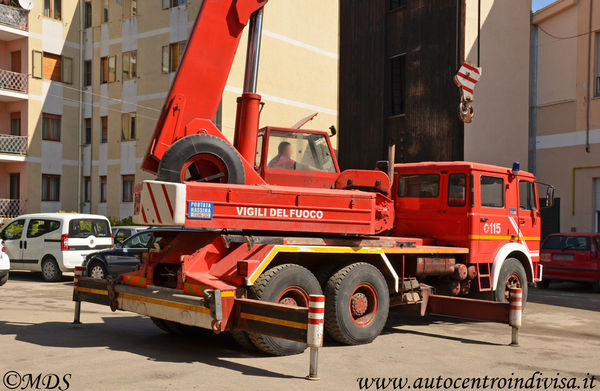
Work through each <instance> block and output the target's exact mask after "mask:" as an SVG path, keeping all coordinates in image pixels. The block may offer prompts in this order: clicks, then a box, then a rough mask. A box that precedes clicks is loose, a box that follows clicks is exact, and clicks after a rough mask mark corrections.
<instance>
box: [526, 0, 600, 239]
mask: <svg viewBox="0 0 600 391" xmlns="http://www.w3.org/2000/svg"><path fill="white" fill-rule="evenodd" d="M532 21H533V28H534V54H535V57H534V59H533V61H535V67H534V72H533V74H532V82H533V84H534V89H533V91H532V92H533V95H532V101H533V103H534V104H533V118H534V120H535V124H534V125H535V127H534V128H535V132H536V134H535V141H536V172H537V176H538V178H539V180H540V181H542V182H547V183H551V184H553V185H554V186H556V196H557V197H558V199H559V205H560V208H559V209H560V213H557V214H556V215H555V216H553V219H552V221H551V223H552V226H553V228H554V230H555V231H558V230H560V231H577V232H590V231H591V232H600V4H597V2H595V1H593V0H558V1H556V2H554V3H552V4H551V5H549V6H547V7H545V8H543V9H541V10H539V11H537V12H536V13H535V14H534V15H533V20H532ZM549 222H550V221H549Z"/></svg>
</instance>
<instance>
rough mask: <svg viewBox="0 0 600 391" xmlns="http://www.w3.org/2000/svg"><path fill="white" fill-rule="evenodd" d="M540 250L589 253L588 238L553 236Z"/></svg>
mask: <svg viewBox="0 0 600 391" xmlns="http://www.w3.org/2000/svg"><path fill="white" fill-rule="evenodd" d="M542 250H563V251H564V250H571V251H589V250H590V238H589V237H587V236H566V235H553V236H549V237H548V239H546V241H545V242H544V244H543V245H542Z"/></svg>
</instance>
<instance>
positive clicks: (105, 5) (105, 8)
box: [102, 0, 108, 23]
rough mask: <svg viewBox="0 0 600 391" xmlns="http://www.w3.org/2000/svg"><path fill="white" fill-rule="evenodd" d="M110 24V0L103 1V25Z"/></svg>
mask: <svg viewBox="0 0 600 391" xmlns="http://www.w3.org/2000/svg"><path fill="white" fill-rule="evenodd" d="M106 22H108V0H102V23H106Z"/></svg>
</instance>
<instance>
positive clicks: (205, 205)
mask: <svg viewBox="0 0 600 391" xmlns="http://www.w3.org/2000/svg"><path fill="white" fill-rule="evenodd" d="M213 208H214V206H213V203H212V202H205V201H189V202H188V218H189V219H201V220H212V218H213Z"/></svg>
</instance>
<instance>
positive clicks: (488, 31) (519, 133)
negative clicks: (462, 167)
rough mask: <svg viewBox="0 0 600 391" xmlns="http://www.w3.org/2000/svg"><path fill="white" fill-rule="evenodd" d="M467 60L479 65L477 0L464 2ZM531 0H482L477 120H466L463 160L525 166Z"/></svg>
mask: <svg viewBox="0 0 600 391" xmlns="http://www.w3.org/2000/svg"><path fill="white" fill-rule="evenodd" d="M465 4H466V16H465V21H466V22H465V53H466V56H465V58H466V60H467V61H470V62H472V63H473V64H476V65H477V63H478V56H477V54H478V51H477V39H478V29H477V14H478V9H477V8H478V2H477V1H472V0H466V2H465ZM530 15H531V1H530V0H525V1H524V0H481V26H480V31H479V40H480V56H479V60H480V61H479V63H480V66H481V67H482V74H481V79H480V81H479V83H477V85H476V86H475V99H474V103H473V108H474V110H475V118H474V120H473V122H472V123H470V124H465V133H464V159H465V160H469V161H476V162H481V163H489V164H496V165H500V166H507V167H511V166H512V163H513V162H514V161H519V162H520V163H521V168H522V169H527V168H528V166H529V162H528V142H529V50H530V46H529V37H530Z"/></svg>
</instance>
